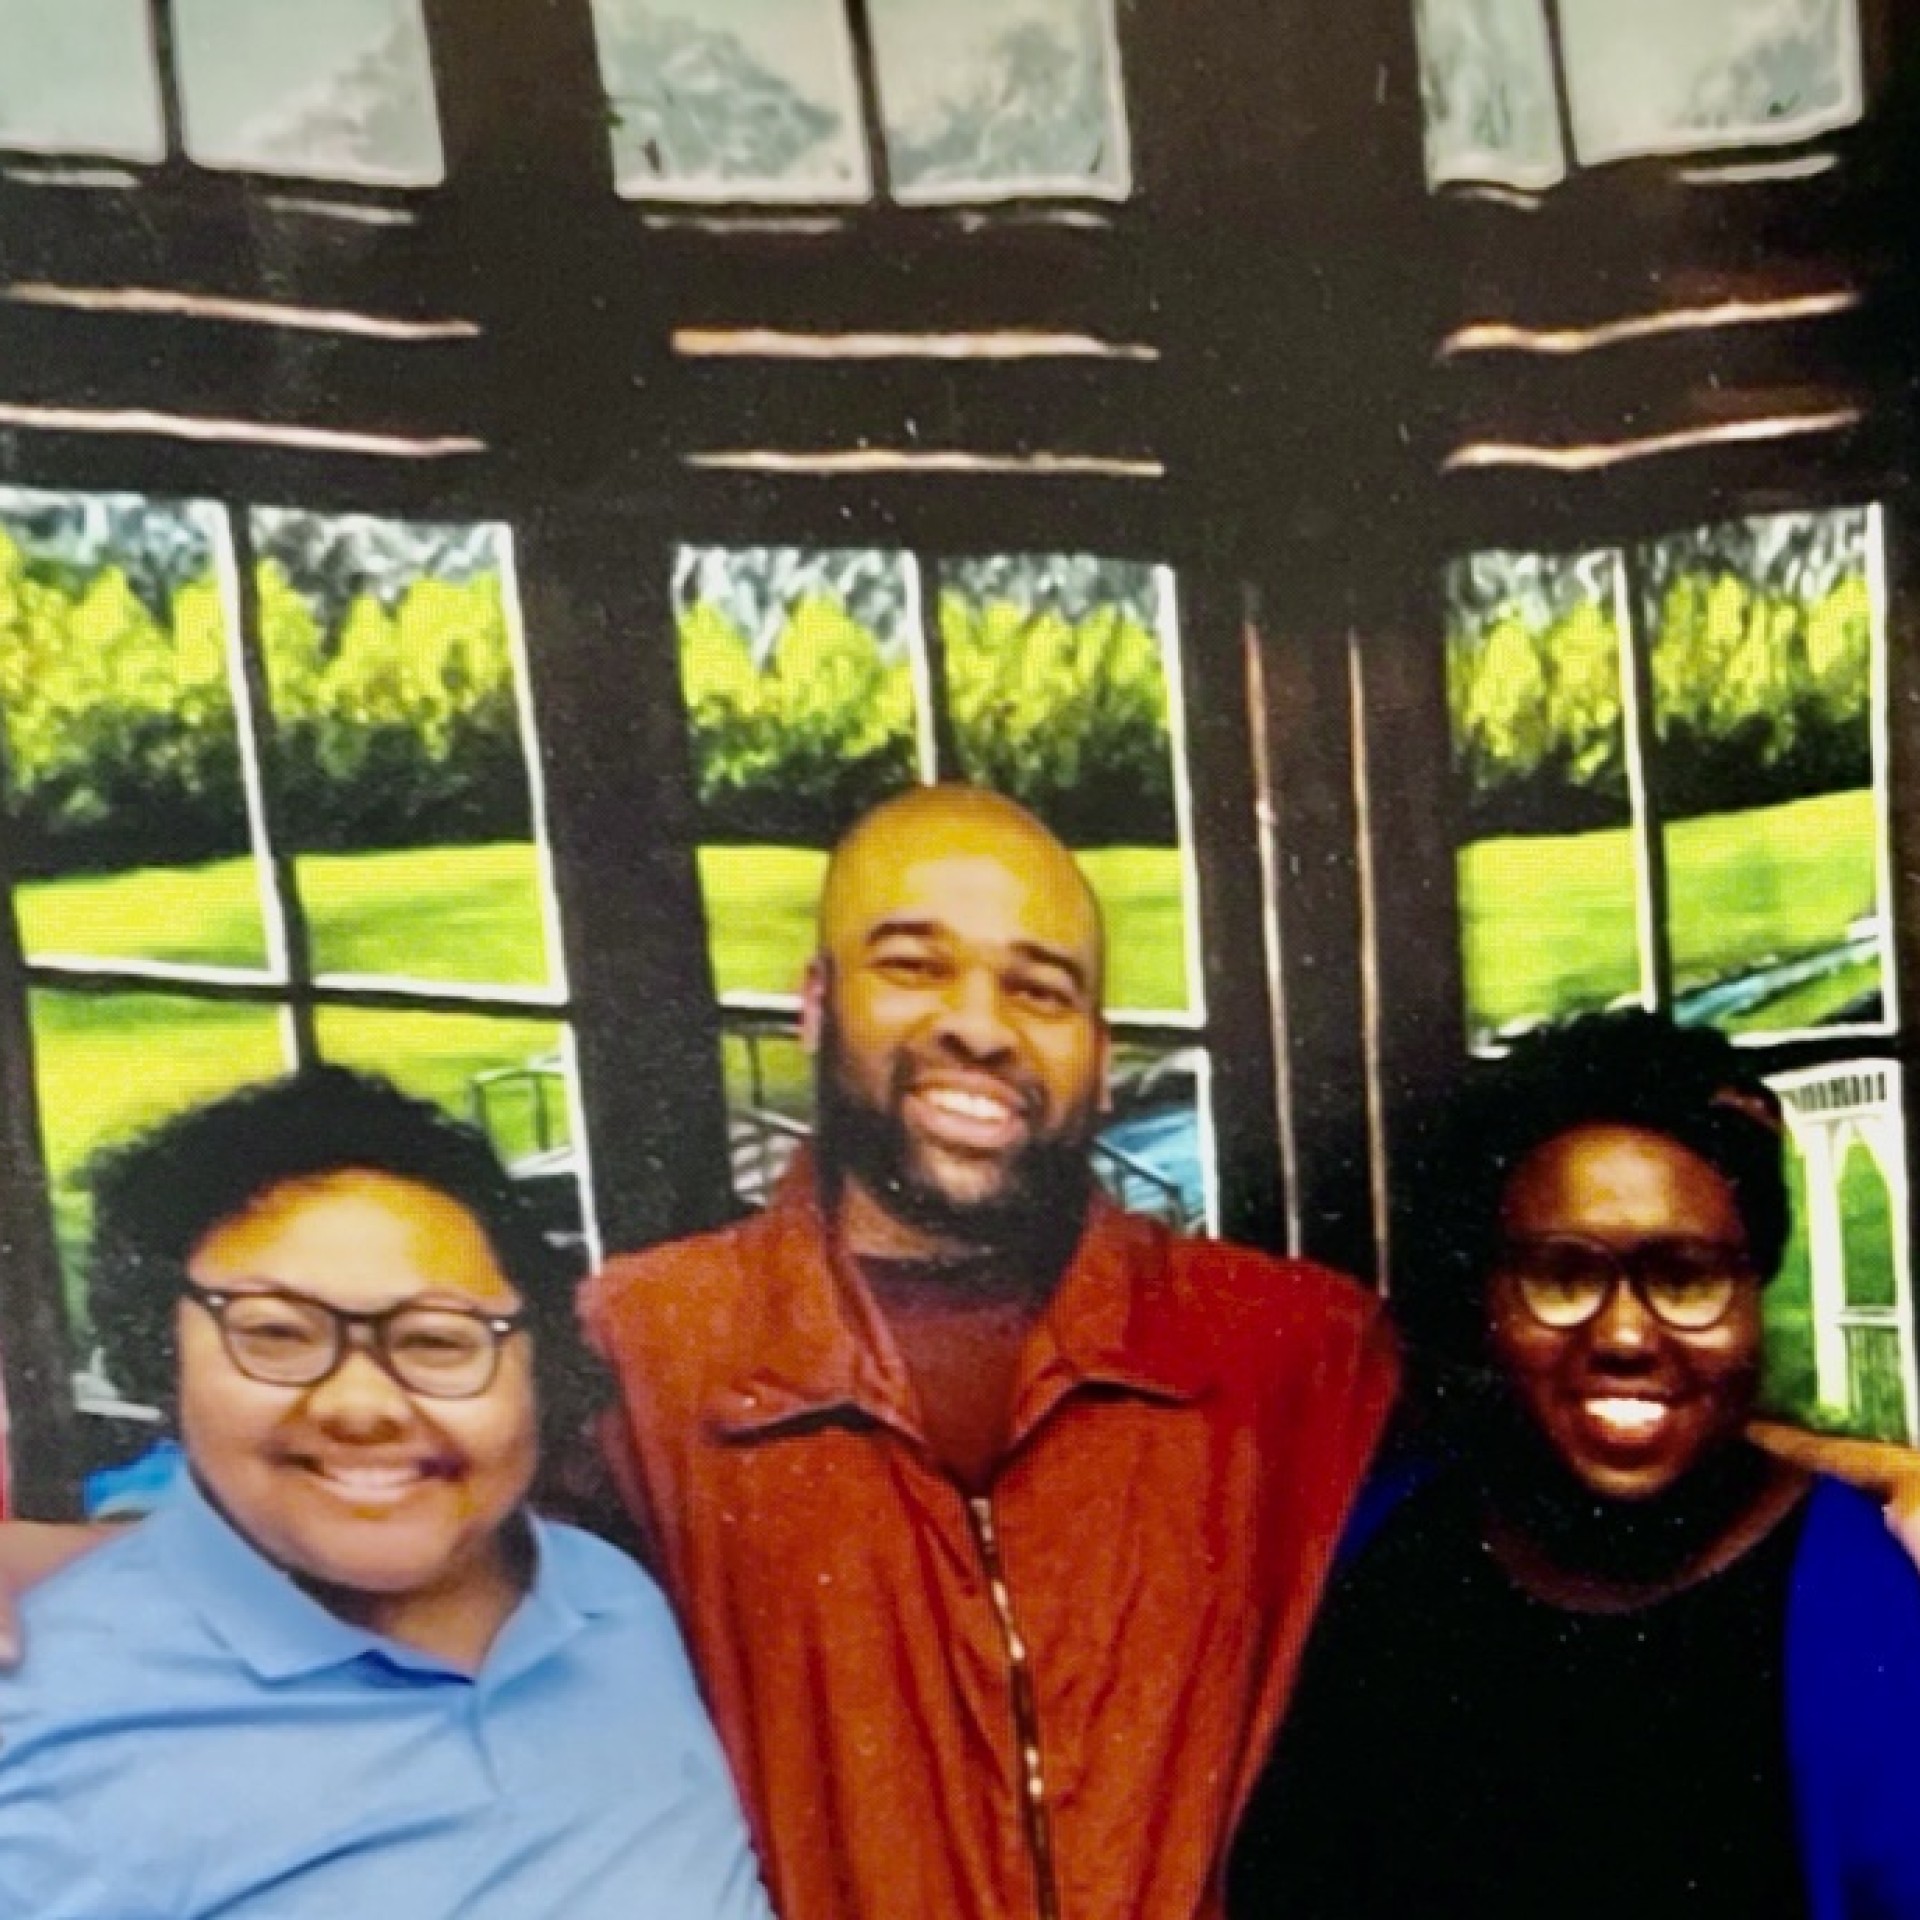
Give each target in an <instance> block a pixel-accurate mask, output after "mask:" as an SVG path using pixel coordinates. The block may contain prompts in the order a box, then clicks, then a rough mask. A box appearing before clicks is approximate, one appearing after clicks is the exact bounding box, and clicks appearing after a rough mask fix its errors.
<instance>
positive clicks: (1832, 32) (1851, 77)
mask: <svg viewBox="0 0 1920 1920" xmlns="http://www.w3.org/2000/svg"><path fill="white" fill-rule="evenodd" d="M1560 18H1561V33H1562V39H1563V44H1564V47H1565V50H1566V63H1567V90H1568V94H1569V97H1570V100H1571V104H1572V109H1573V139H1574V147H1575V149H1576V151H1577V152H1578V153H1579V155H1580V158H1581V159H1582V160H1584V161H1587V162H1594V161H1600V160H1617V159H1620V158H1622V157H1624V156H1626V155H1629V154H1636V153H1674V152H1686V151H1688V150H1696V151H1697V150H1699V149H1703V148H1712V147H1739V146H1749V145H1774V144H1778V143H1783V142H1786V141H1792V140H1805V139H1809V138H1811V137H1812V136H1813V135H1815V134H1818V133H1824V132H1826V131H1827V130H1828V129H1829V128H1832V127H1843V126H1846V125H1848V124H1850V123H1851V122H1852V121H1855V120H1857V119H1859V117H1860V32H1859V23H1858V21H1857V19H1856V16H1855V8H1854V0H1796V4H1793V5H1789V6H1782V5H1780V4H1779V0H1560Z"/></svg>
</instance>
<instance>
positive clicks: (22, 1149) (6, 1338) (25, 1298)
mask: <svg viewBox="0 0 1920 1920" xmlns="http://www.w3.org/2000/svg"><path fill="white" fill-rule="evenodd" d="M5 760H6V754H5V740H4V729H0V801H3V800H4V798H5V794H6V790H7V774H6V765H5ZM6 838H7V836H5V835H4V834H0V1247H4V1248H5V1249H6V1258H5V1259H0V1360H3V1361H4V1362H5V1377H6V1388H7V1395H6V1397H7V1413H8V1419H9V1423H10V1430H9V1431H7V1432H4V1433H0V1446H4V1447H5V1448H6V1452H7V1465H8V1468H9V1472H8V1474H7V1475H6V1476H4V1477H5V1478H6V1479H8V1480H9V1482H10V1486H9V1494H10V1498H11V1500H12V1503H13V1506H14V1508H15V1509H16V1510H17V1511H18V1512H19V1513H21V1514H24V1515H27V1516H29V1517H31V1518H34V1519H42V1520H57V1519H64V1518H66V1517H68V1516H69V1515H71V1514H75V1513H78V1511H79V1491H80V1489H79V1473H78V1466H77V1462H78V1459H79V1448H78V1445H77V1435H76V1432H75V1427H76V1420H75V1411H74V1405H73V1387H72V1367H73V1358H74V1356H73V1329H72V1326H71V1325H70V1324H69V1322H68V1319H67V1305H66V1290H65V1288H64V1286H63V1285H62V1283H61V1278H60V1253H59V1247H58V1243H57V1241H56V1238H55V1233H54V1224H53V1205H52V1183H51V1181H50V1180H49V1179H48V1173H47V1156H46V1144H45V1141H44V1139H43V1137H42V1132H41V1126H40V1105H39V1095H38V1091H37V1088H36V1085H35V1074H34V1046H33V1019H32V1012H31V1004H30V1001H29V997H28V988H29V979H28V973H27V966H26V959H25V955H24V954H23V952H22V950H21V942H20V923H19V920H18V918H17V916H16V914H15V911H14V876H13V874H12V873H11V872H10V871H9V870H8V864H7V857H6Z"/></svg>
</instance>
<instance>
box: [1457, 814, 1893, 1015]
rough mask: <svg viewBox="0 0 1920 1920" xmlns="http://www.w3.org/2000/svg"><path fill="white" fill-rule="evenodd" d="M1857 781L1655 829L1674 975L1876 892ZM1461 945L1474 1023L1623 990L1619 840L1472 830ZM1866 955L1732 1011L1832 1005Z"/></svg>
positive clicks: (1750, 961)
mask: <svg viewBox="0 0 1920 1920" xmlns="http://www.w3.org/2000/svg"><path fill="white" fill-rule="evenodd" d="M1877 845H1878V843H1877V826H1876V821H1875V801H1874V796H1873V795H1872V794H1871V793H1865V792H1860V793H1836V794H1826V795H1823V796H1821V797H1820V798H1818V799H1813V800H1796V801H1793V802H1791V803H1789V804H1787V805H1784V806H1777V807H1762V808H1755V809H1752V810H1750V811H1747V812H1744V813H1725V814H1709V815H1705V816H1703V817H1701V818H1699V819H1695V820H1682V821H1678V822H1676V823H1675V824H1674V825H1673V826H1672V827H1671V828H1669V829H1668V834H1667V875H1668V893H1669V897H1670V899H1671V901H1672V919H1671V932H1672V937H1673V962H1674V974H1675V978H1676V981H1677V983H1678V984H1679V986H1680V987H1681V988H1682V989H1683V990H1684V989H1685V988H1687V987H1690V986H1695V985H1699V984H1701V983H1704V982H1707V981H1711V980H1716V979H1720V978H1722V977H1725V976H1726V975H1729V974H1733V973H1738V972H1741V971H1744V970H1745V969H1747V968H1749V967H1751V966H1753V965H1755V964H1757V963H1759V962H1760V961H1763V960H1766V959H1769V958H1775V959H1777V958H1785V957H1788V956H1791V955H1794V954H1801V953H1810V952H1813V951H1816V950H1818V949H1820V948H1822V947H1826V946H1829V945H1832V944H1834V943H1835V942H1837V941H1838V940H1839V939H1840V938H1841V937H1842V935H1843V934H1844V932H1845V930H1846V928H1847V927H1848V925H1849V924H1850V923H1851V922H1852V921H1854V920H1855V919H1857V918H1859V917H1860V916H1861V915H1863V914H1869V913H1871V912H1872V911H1873V910H1874V906H1875V903H1876V900H1877V899H1878V878H1877V873H1876V854H1877ZM1460 900H1461V917H1462V922H1463V925H1462V929H1461V941H1462V958H1463V961H1464V964H1465V968H1466V975H1467V1000H1468V1007H1469V1013H1470V1019H1471V1022H1472V1025H1473V1027H1474V1029H1475V1030H1476V1031H1487V1030H1495V1029H1498V1028H1500V1027H1503V1026H1505V1025H1507V1024H1509V1023H1510V1022H1512V1021H1515V1020H1523V1019H1539V1018H1542V1017H1546V1016H1552V1015H1563V1014H1568V1013H1572V1012H1576V1011H1578V1010H1580V1009H1582V1008H1587V1007H1599V1006H1605V1005H1607V1004H1608V1003H1609V1002H1610V1001H1613V1000H1616V999H1618V998H1620V997H1622V996H1623V995H1630V994H1632V993H1634V992H1635V991H1636V990H1637V988H1638V984H1639V962H1638V959H1637V957H1636V947H1635V932H1634V892H1633V854H1632V843H1631V839H1630V835H1629V832H1628V830H1627V829H1626V828H1625V827H1618V828H1610V829H1607V830H1605V831H1602V832H1598V833H1583V834H1567V835H1561V836H1557V837H1556V836H1541V837H1537V838H1533V837H1530V838H1526V839H1503V840H1482V841H1477V842H1475V843H1474V844H1473V845H1471V846H1468V847H1465V848H1463V849H1462V850H1461V853H1460ZM1876 978H1877V969H1870V968H1855V969H1850V970H1849V971H1848V972H1847V973H1846V974H1844V975H1836V976H1834V978H1833V979H1832V980H1829V981H1822V982H1817V983H1813V984H1812V985H1809V986H1806V987H1802V988H1799V989H1796V990H1795V992H1794V993H1793V994H1792V995H1791V996H1783V997H1782V999H1781V1000H1780V1001H1778V1002H1776V1003H1774V1004H1773V1005H1772V1006H1770V1007H1765V1008H1759V1009H1756V1010H1755V1011H1754V1012H1753V1013H1751V1014H1749V1015H1747V1016H1745V1017H1744V1018H1743V1019H1742V1020H1741V1021H1740V1022H1739V1023H1738V1024H1740V1025H1742V1026H1745V1027H1748V1028H1761V1027H1764V1028H1767V1029H1771V1030H1776V1031H1777V1030H1780V1029H1782V1028H1785V1027H1787V1026H1790V1025H1797V1024H1802V1023H1805V1022H1808V1021H1812V1020H1817V1019H1818V1018H1820V1017H1821V1015H1822V1014H1823V1013H1825V1012H1827V1011H1829V1010H1830V1009H1831V1008H1832V1007H1834V1006H1837V1005H1840V1004H1843V1003H1844V1001H1845V1000H1846V999H1847V998H1848V997H1850V996H1851V994H1852V993H1854V992H1857V991H1859V990H1860V988H1861V986H1862V985H1863V984H1864V985H1871V984H1873V982H1874V980H1875V979H1876Z"/></svg>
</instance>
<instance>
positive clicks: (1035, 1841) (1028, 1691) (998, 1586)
mask: <svg viewBox="0 0 1920 1920" xmlns="http://www.w3.org/2000/svg"><path fill="white" fill-rule="evenodd" d="M967 1512H968V1514H969V1516H970V1517H971V1518H972V1521H973V1537H974V1540H975V1542H976V1543H977V1544H978V1546H979V1549H980V1564H981V1566H982V1567H983V1568H984V1569H985V1571H986V1576H987V1592H988V1593H989V1594H990V1595H991V1596H992V1598H993V1611H994V1617H995V1618H996V1619H997V1620H998V1621H999V1623H1000V1638H1001V1640H1002V1641H1003V1642H1004V1644H1005V1646H1006V1649H1007V1678H1008V1681H1009V1689H1008V1690H1009V1692H1010V1693H1011V1695H1012V1697H1013V1735H1014V1739H1015V1741H1016V1742H1017V1743H1018V1745H1019V1749H1020V1819H1021V1824H1022V1826H1023V1827H1024V1828H1025V1829H1026V1835H1027V1853H1028V1856H1029V1858H1030V1859H1031V1861H1032V1863H1033V1891H1034V1911H1035V1913H1036V1914H1037V1916H1038V1920H1060V1889H1059V1886H1058V1885H1057V1883H1056V1882H1055V1879H1054V1871H1053V1823H1052V1820H1051V1818H1050V1816H1049V1814H1048V1810H1047V1783H1046V1775H1045V1773H1044V1771H1043V1770H1042V1767H1041V1762H1040V1714H1039V1710H1038V1709H1037V1707H1036V1706H1035V1704H1034V1698H1033V1669H1032V1667H1031V1665H1030V1664H1029V1662H1028V1659H1027V1643H1026V1641H1025V1640H1023V1639H1022V1638H1021V1637H1020V1628H1019V1624H1018V1622H1017V1621H1016V1620H1015V1619H1014V1617H1013V1595H1012V1594H1011V1593H1009V1592H1008V1591H1007V1579H1006V1573H1005V1570H1004V1568H1003V1567H1002V1565H1001V1562H1000V1537H999V1534H998V1533H997V1532H996V1531H995V1529H994V1524H993V1503H992V1502H991V1501H989V1500H985V1499H979V1498H975V1499H970V1500H969V1501H968V1502H967Z"/></svg>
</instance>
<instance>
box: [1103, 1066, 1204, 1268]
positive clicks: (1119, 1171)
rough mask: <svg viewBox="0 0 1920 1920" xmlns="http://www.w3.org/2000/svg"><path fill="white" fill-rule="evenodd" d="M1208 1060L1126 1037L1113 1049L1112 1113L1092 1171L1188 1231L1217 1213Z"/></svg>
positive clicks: (1122, 1196) (1118, 1194)
mask: <svg viewBox="0 0 1920 1920" xmlns="http://www.w3.org/2000/svg"><path fill="white" fill-rule="evenodd" d="M1208 1068H1209V1062H1208V1060H1207V1056H1206V1054H1205V1053H1204V1052H1202V1051H1201V1050H1200V1049H1199V1048H1198V1047H1179V1048H1166V1047H1147V1046H1141V1045H1138V1044H1134V1043H1130V1042H1126V1041H1122V1042H1120V1043H1119V1044H1118V1045H1116V1046H1115V1048H1114V1053H1113V1082H1112V1084H1113V1111H1112V1112H1111V1113H1110V1114H1109V1115H1108V1116H1107V1118H1106V1120H1105V1121H1104V1122H1103V1124H1102V1125H1101V1128H1100V1135H1099V1138H1098V1139H1097V1140H1096V1141H1095V1142H1094V1149H1093V1170H1094V1174H1095V1177H1096V1178H1097V1179H1098V1180H1099V1182H1100V1184H1101V1185H1102V1186H1103V1187H1105V1188H1106V1190H1107V1191H1108V1193H1110V1194H1111V1195H1112V1196H1113V1198H1114V1199H1116V1200H1117V1201H1119V1203H1120V1204H1121V1205H1122V1206H1124V1207H1130V1208H1132V1209H1133V1210H1134V1211H1135V1212H1136V1213H1147V1214H1152V1215H1154V1216H1155V1217H1156V1218H1158V1219H1161V1220H1164V1221H1165V1222H1166V1223H1167V1224H1168V1225H1169V1226H1170V1227H1174V1228H1177V1229H1178V1230H1180V1231H1181V1232H1186V1233H1204V1232H1206V1231H1208V1230H1209V1228H1210V1227H1211V1226H1212V1225H1213V1223H1214V1221H1215V1219H1216V1217H1217V1204H1216V1199H1215V1187H1214V1166H1213V1160H1214V1155H1213V1124H1212V1118H1211V1108H1210V1104H1209V1103H1210V1098H1211V1096H1210V1092H1209V1072H1208Z"/></svg>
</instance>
